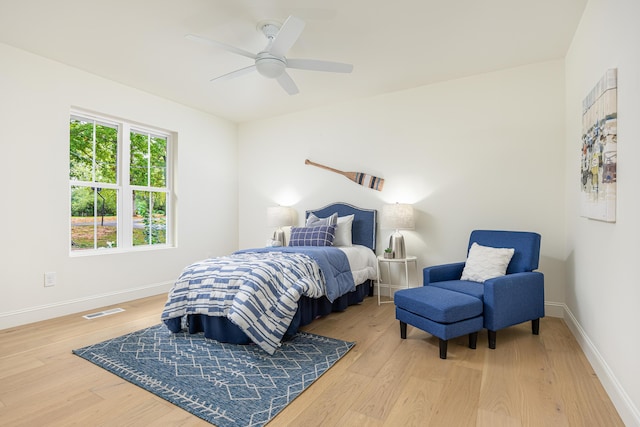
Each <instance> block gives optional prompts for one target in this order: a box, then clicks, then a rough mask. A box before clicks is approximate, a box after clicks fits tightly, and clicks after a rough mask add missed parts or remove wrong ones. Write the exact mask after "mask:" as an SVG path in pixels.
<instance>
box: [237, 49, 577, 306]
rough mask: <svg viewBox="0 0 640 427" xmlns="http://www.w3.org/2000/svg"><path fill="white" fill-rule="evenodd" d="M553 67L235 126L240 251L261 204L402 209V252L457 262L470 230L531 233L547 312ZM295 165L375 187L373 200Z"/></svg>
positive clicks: (557, 152) (557, 241) (259, 231)
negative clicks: (365, 178) (376, 182)
mask: <svg viewBox="0 0 640 427" xmlns="http://www.w3.org/2000/svg"><path fill="white" fill-rule="evenodd" d="M564 135H565V129H564V66H563V62H562V61H552V62H547V63H542V64H535V65H530V66H526V67H520V68H516V69H510V70H505V71H501V72H496V73H490V74H485V75H479V76H474V77H470V78H465V79H460V80H455V81H449V82H446V83H441V84H435V85H430V86H425V87H420V88H416V89H412V90H407V91H403V92H397V93H392V94H388V95H383V96H378V97H375V98H369V99H363V100H359V101H354V102H350V103H346V104H341V105H333V106H331V107H330V108H322V109H316V110H313V111H306V112H300V113H296V114H291V115H287V116H281V117H277V118H274V119H270V120H264V121H257V122H250V123H244V124H241V125H240V127H239V158H240V162H239V164H240V169H239V170H240V177H239V188H240V246H241V247H251V246H256V245H257V246H260V245H264V242H265V239H266V238H267V237H268V236H269V234H270V233H271V232H272V230H270V229H268V228H267V227H266V218H265V209H266V207H267V206H271V205H276V204H282V205H292V206H294V207H295V208H296V209H297V210H298V216H299V218H300V220H299V221H300V222H299V223H300V224H301V223H302V218H303V217H304V210H305V209H311V208H317V207H322V206H324V205H325V204H327V203H330V202H333V201H343V202H348V203H352V204H355V205H358V206H362V207H366V208H375V209H380V208H381V206H382V205H383V204H384V203H393V202H396V201H397V202H408V203H413V204H414V206H415V208H416V212H417V214H418V218H417V224H416V229H415V230H414V231H406V232H404V234H405V236H406V237H405V238H406V241H407V242H406V244H407V252H408V253H409V254H413V255H417V256H418V257H419V266H420V269H419V271H420V274H419V276H420V277H419V278H418V282H419V283H421V282H422V275H421V271H422V268H421V267H424V266H426V265H433V264H440V263H444V262H452V261H462V260H464V259H465V256H466V245H467V241H468V238H469V233H470V231H471V230H473V229H475V228H492V229H511V230H532V231H537V232H539V233H540V234H542V236H543V237H542V248H541V252H542V258H541V265H540V270H541V271H543V272H544V273H545V274H546V300H547V301H549V302H550V303H551V305H549V306H548V310H547V313H548V314H554V312H555V313H556V314H561V310H560V311H558V310H555V308H556V307H557V306H561V305H562V303H563V302H564V288H563V284H564V262H563V261H564V243H565V242H564V235H565V231H564V226H565V225H564V221H563V220H564V217H565V214H564V209H565V205H564V188H563V183H564V177H565V173H564V167H565V159H564V156H565V152H564ZM305 158H308V159H310V160H313V161H316V162H318V163H323V164H326V165H329V166H332V167H335V168H337V169H341V170H346V171H362V172H367V173H369V174H372V175H375V176H379V177H382V178H384V179H385V187H384V189H383V191H382V192H377V191H374V190H371V189H368V188H364V187H361V186H358V185H357V184H355V183H352V182H351V181H349V180H348V179H347V178H345V177H343V176H340V175H337V174H334V173H331V172H328V171H325V170H321V169H318V168H315V167H312V166H307V165H305V164H304V160H305ZM390 233H391V230H381V231H380V233H379V240H378V252H379V253H380V252H381V251H382V249H383V248H384V247H385V246H386V241H387V239H388V236H389V234H390Z"/></svg>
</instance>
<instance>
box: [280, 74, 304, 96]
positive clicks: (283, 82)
mask: <svg viewBox="0 0 640 427" xmlns="http://www.w3.org/2000/svg"><path fill="white" fill-rule="evenodd" d="M276 80H278V83H280V86H282V88H283V89H284V90H286V91H287V93H288V94H289V95H295V94H297V93H298V92H300V91H299V90H298V86H296V83H295V82H294V81H293V79H292V78H291V76H290V75H289V74H287V72H286V71H285V72H284V73H282V74H280V76H279V77H278V78H277V79H276Z"/></svg>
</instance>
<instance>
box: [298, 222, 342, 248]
mask: <svg viewBox="0 0 640 427" xmlns="http://www.w3.org/2000/svg"><path fill="white" fill-rule="evenodd" d="M335 237H336V226H335V225H318V226H315V227H291V237H290V238H289V246H333V239H335Z"/></svg>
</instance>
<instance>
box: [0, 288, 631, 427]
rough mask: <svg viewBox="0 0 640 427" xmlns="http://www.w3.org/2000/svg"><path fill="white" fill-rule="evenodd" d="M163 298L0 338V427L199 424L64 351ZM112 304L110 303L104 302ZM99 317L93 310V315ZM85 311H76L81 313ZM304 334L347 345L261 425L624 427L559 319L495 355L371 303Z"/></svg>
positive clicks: (130, 323)
mask: <svg viewBox="0 0 640 427" xmlns="http://www.w3.org/2000/svg"><path fill="white" fill-rule="evenodd" d="M164 302H165V296H164V295H159V296H156V297H150V298H144V299H141V300H136V301H131V302H129V303H125V304H119V305H117V307H122V308H124V309H125V311H124V312H122V313H118V314H113V315H110V316H106V317H101V318H97V319H93V320H86V319H84V318H83V317H81V315H80V314H78V315H71V316H65V317H61V318H58V319H53V320H49V321H45V322H39V323H34V324H32V325H27V326H23V327H17V328H11V329H5V330H1V331H0V424H1V425H3V426H70V425H78V426H134V425H135V426H205V425H210V424H208V423H206V422H204V421H202V420H200V419H199V418H197V417H195V416H193V415H190V414H189V413H187V412H185V411H183V410H181V409H179V408H177V407H176V406H174V405H172V404H170V403H168V402H166V401H164V400H162V399H160V398H158V397H156V396H154V395H153V394H151V393H148V392H146V391H144V390H142V389H140V388H138V387H137V386H135V385H133V384H130V383H128V382H126V381H124V380H122V379H120V378H119V377H116V376H115V375H113V374H111V373H109V372H107V371H105V370H103V369H101V368H99V367H97V366H95V365H93V364H91V363H89V362H87V361H85V360H83V359H81V358H79V357H77V356H74V355H73V354H72V353H71V350H72V349H74V348H80V347H83V346H86V345H89V344H94V343H96V342H99V341H102V340H106V339H109V338H113V337H117V336H120V335H123V334H125V333H128V332H133V331H135V330H138V329H142V328H144V327H148V326H152V325H155V324H157V323H159V316H160V312H161V310H162V306H163V305H164ZM106 308H113V307H105V309H106ZM96 311H100V310H92V311H91V312H96ZM81 314H85V313H81ZM304 329H305V330H307V331H309V332H313V333H317V334H320V335H326V336H331V337H334V338H340V339H343V340H348V341H355V342H356V343H357V344H356V346H355V347H354V348H353V349H352V350H351V351H350V352H349V353H347V355H346V356H345V357H344V358H343V359H342V360H340V361H339V362H338V363H337V364H336V365H335V366H334V367H333V368H331V369H330V370H329V371H328V372H327V373H325V374H324V375H323V376H322V377H321V378H320V379H318V381H316V383H315V384H313V385H312V386H311V387H310V388H309V389H307V390H306V391H305V392H304V393H302V395H301V396H299V397H298V398H297V399H296V400H294V401H293V402H292V403H291V404H290V405H289V406H288V407H286V408H285V409H284V410H283V411H282V412H281V413H280V414H279V415H277V416H276V418H274V419H273V420H272V421H271V423H270V424H269V426H305V427H310V426H404V427H410V426H491V427H496V426H554V427H555V426H623V425H624V424H623V422H622V421H621V419H620V417H619V416H618V414H617V412H616V410H615V408H614V406H613V404H612V403H611V400H610V399H609V397H608V396H607V394H606V393H605V391H604V389H603V387H602V385H601V384H600V382H599V380H598V378H597V377H596V375H595V373H594V372H593V369H592V368H591V366H590V365H589V363H588V362H587V360H586V358H585V356H584V354H583V353H582V351H581V350H580V348H579V346H578V344H577V343H576V341H575V339H574V338H573V336H572V335H571V333H570V332H569V330H568V328H567V327H566V325H565V324H564V321H563V320H561V319H557V318H550V317H546V318H544V319H542V320H541V322H540V335H539V336H535V335H532V334H531V330H530V324H529V323H525V324H522V325H518V326H514V327H511V328H508V329H505V330H502V331H499V332H498V341H497V348H496V349H495V350H490V349H488V348H487V334H486V331H483V332H480V336H479V337H478V348H477V349H476V350H471V349H469V348H468V347H467V338H466V337H461V338H458V339H454V340H451V341H450V342H449V352H448V358H447V359H446V360H442V359H440V358H439V357H438V354H439V353H438V340H437V338H435V337H433V336H431V335H429V334H428V333H426V332H423V331H420V330H418V329H415V328H412V327H411V326H409V328H408V332H407V339H406V340H401V339H400V330H399V326H398V322H397V321H396V320H395V315H394V306H393V304H383V305H381V306H378V305H377V301H376V300H375V298H368V299H367V300H366V301H365V302H364V303H363V304H361V305H358V306H353V307H350V308H349V309H348V310H347V311H345V312H343V313H334V314H332V315H330V316H327V317H325V318H322V319H318V320H316V321H315V322H313V323H312V324H311V325H308V326H307V327H305V328H304Z"/></svg>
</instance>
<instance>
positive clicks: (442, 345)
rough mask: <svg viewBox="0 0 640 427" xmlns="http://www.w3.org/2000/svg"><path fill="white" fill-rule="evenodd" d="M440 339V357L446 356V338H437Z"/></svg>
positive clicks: (444, 357)
mask: <svg viewBox="0 0 640 427" xmlns="http://www.w3.org/2000/svg"><path fill="white" fill-rule="evenodd" d="M438 339H439V340H440V359H446V358H447V342H448V341H447V340H443V339H442V338H438Z"/></svg>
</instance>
